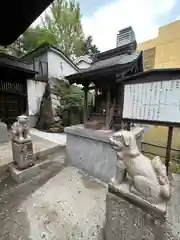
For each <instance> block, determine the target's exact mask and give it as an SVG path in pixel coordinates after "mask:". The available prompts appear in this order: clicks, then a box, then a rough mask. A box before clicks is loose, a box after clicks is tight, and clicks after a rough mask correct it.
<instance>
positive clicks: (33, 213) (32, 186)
mask: <svg viewBox="0 0 180 240" xmlns="http://www.w3.org/2000/svg"><path fill="white" fill-rule="evenodd" d="M48 158H50V159H51V160H52V161H51V163H50V164H49V166H46V167H45V168H44V169H42V172H40V174H39V176H37V177H35V178H34V179H33V180H31V181H29V182H26V183H23V184H20V185H18V184H16V183H15V182H13V181H12V179H11V178H9V177H8V178H7V179H4V180H3V181H2V182H1V183H0V239H1V240H28V239H33V240H40V239H43V240H76V239H82V240H88V239H91V240H103V225H104V221H105V198H106V193H107V188H106V187H105V186H104V185H102V184H100V183H97V182H95V181H94V180H93V179H91V178H90V177H88V176H85V175H83V174H82V173H80V171H78V170H77V169H76V168H73V167H65V166H64V164H63V161H64V153H63V151H62V154H59V153H58V154H57V153H56V154H54V155H49V156H48Z"/></svg>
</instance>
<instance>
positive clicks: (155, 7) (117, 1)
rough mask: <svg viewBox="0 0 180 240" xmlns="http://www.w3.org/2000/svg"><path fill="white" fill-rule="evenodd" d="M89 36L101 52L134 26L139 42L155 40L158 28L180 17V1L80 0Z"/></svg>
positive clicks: (85, 29) (85, 27)
mask: <svg viewBox="0 0 180 240" xmlns="http://www.w3.org/2000/svg"><path fill="white" fill-rule="evenodd" d="M77 1H78V2H79V3H80V8H81V13H82V26H83V30H84V33H85V36H88V35H91V36H92V37H93V39H94V43H95V44H96V45H97V46H98V48H99V49H100V50H101V51H105V50H108V49H111V48H114V47H116V34H117V33H118V31H119V30H120V29H122V28H124V27H128V26H132V27H133V29H134V31H135V34H136V39H137V42H143V41H146V40H149V39H152V38H154V37H156V36H157V34H158V27H159V26H163V25H166V24H168V23H170V22H173V21H176V20H178V19H179V20H180V0H77Z"/></svg>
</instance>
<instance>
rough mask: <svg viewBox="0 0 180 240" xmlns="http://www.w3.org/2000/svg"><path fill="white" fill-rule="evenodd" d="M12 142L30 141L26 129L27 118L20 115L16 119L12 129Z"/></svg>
mask: <svg viewBox="0 0 180 240" xmlns="http://www.w3.org/2000/svg"><path fill="white" fill-rule="evenodd" d="M11 129H12V140H13V141H18V142H24V141H31V137H30V135H29V127H28V117H27V116H25V115H21V116H18V117H17V122H15V123H14V124H13V125H12V127H11Z"/></svg>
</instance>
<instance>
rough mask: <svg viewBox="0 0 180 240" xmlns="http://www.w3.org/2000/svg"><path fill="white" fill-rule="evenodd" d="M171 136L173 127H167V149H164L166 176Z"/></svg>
mask: <svg viewBox="0 0 180 240" xmlns="http://www.w3.org/2000/svg"><path fill="white" fill-rule="evenodd" d="M172 136H173V127H169V129H168V139H167V148H166V161H165V165H166V173H167V175H168V171H169V162H170V158H171V145H172Z"/></svg>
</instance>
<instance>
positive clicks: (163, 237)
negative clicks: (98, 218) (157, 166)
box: [105, 178, 180, 240]
mask: <svg viewBox="0 0 180 240" xmlns="http://www.w3.org/2000/svg"><path fill="white" fill-rule="evenodd" d="M179 186H180V178H179V181H178V182H177V181H176V180H175V182H174V186H173V192H174V193H173V194H172V198H171V200H170V202H169V203H168V204H167V205H166V204H165V203H162V204H159V205H152V204H150V203H148V202H147V201H145V200H142V199H140V198H139V197H137V196H136V195H133V194H131V193H129V191H128V188H127V185H126V184H122V185H121V186H119V187H115V186H113V185H109V192H108V194H107V198H106V211H107V212H106V225H105V239H106V240H109V239H111V240H121V239H122V240H140V239H141V240H142V239H144V240H156V239H159V240H179V239H180V218H179V216H180V203H179V199H180V187H179ZM177 195H178V196H177Z"/></svg>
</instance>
